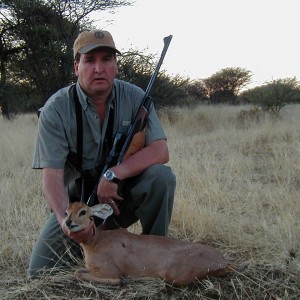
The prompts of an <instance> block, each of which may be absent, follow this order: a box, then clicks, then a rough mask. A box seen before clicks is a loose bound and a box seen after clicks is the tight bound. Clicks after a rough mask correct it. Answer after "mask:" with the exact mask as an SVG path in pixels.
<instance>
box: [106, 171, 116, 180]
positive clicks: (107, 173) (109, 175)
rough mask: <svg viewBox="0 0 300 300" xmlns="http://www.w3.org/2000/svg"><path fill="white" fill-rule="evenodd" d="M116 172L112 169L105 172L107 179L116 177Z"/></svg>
mask: <svg viewBox="0 0 300 300" xmlns="http://www.w3.org/2000/svg"><path fill="white" fill-rule="evenodd" d="M114 175H115V174H114V172H112V171H109V170H108V171H106V172H105V178H106V179H107V180H112V179H114V177H115V176H114Z"/></svg>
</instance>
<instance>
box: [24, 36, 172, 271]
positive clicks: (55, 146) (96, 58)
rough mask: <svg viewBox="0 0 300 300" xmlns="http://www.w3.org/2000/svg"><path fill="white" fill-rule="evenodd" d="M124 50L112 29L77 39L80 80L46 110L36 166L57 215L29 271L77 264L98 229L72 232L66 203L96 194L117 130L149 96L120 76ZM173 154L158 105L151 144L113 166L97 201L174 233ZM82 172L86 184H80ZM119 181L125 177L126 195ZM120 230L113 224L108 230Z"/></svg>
mask: <svg viewBox="0 0 300 300" xmlns="http://www.w3.org/2000/svg"><path fill="white" fill-rule="evenodd" d="M117 53H119V54H120V52H119V51H118V50H117V49H116V47H115V44H114V41H113V38H112V36H111V34H110V33H109V32H107V31H100V30H93V31H85V32H82V33H81V34H80V35H79V36H78V37H77V39H76V40H75V43H74V60H75V61H74V69H75V74H76V76H77V78H78V80H77V83H76V85H72V86H71V87H66V88H63V89H61V90H59V91H58V92H57V93H55V94H54V95H53V96H52V97H51V98H50V99H49V100H48V101H47V103H46V104H45V106H44V107H43V109H42V112H41V115H40V118H39V131H38V137H37V143H36V149H35V154H34V159H33V168H34V169H42V175H43V176H42V182H43V191H44V194H45V197H46V200H47V203H48V205H49V206H50V208H51V210H52V213H51V215H50V217H49V219H48V221H47V223H46V224H45V225H44V227H43V229H42V230H41V232H40V235H39V237H38V239H37V241H36V244H35V246H34V248H33V252H32V256H31V260H30V265H29V269H28V274H29V276H35V275H38V274H40V273H41V272H42V271H43V270H44V269H49V268H53V267H55V268H61V267H64V266H66V265H69V264H72V263H73V262H74V258H75V260H76V258H77V257H81V251H80V247H79V246H78V243H81V242H85V241H87V240H88V239H89V238H90V237H91V235H92V234H93V228H89V229H86V230H83V231H81V232H78V233H71V232H70V231H69V230H68V229H67V228H66V227H65V226H64V222H63V221H64V216H65V211H66V207H67V205H68V203H69V201H72V199H73V198H74V197H77V198H78V197H80V193H83V194H84V195H85V194H86V193H87V194H89V193H91V191H92V190H91V187H93V186H94V184H95V182H97V175H98V176H99V173H98V171H99V169H101V166H103V162H104V161H105V157H106V155H107V154H108V149H109V148H110V146H111V140H112V136H114V134H115V133H116V132H122V133H126V132H127V130H128V128H129V126H130V124H131V122H132V120H133V119H134V116H135V114H136V112H137V110H138V108H139V106H140V103H141V100H142V99H143V96H144V94H145V93H144V91H142V90H141V89H140V88H138V87H136V86H135V85H132V84H130V83H127V82H124V81H121V80H117V79H115V77H116V76H117V73H118V69H117V61H116V54H117ZM76 99H77V100H76ZM76 101H77V107H78V103H80V105H79V106H80V114H79V115H81V118H82V120H81V121H79V117H78V110H77V112H76ZM79 123H80V124H81V126H82V133H81V139H82V145H81V148H82V149H81V150H79V149H80V147H79V146H78V144H80V141H79V140H80V134H78V132H80V131H79V130H78V128H79V126H80V124H79ZM74 157H75V159H74ZM168 160H169V154H168V147H167V144H166V136H165V134H164V131H163V129H162V127H161V124H160V122H159V119H158V117H157V114H156V112H155V110H154V108H153V105H152V107H151V108H150V112H149V116H148V127H147V132H146V141H145V147H144V148H142V149H141V150H139V151H138V152H137V153H135V154H133V155H132V156H130V157H129V158H128V159H126V160H125V161H123V162H122V163H121V164H119V165H117V166H113V167H111V168H110V169H109V170H108V171H107V172H106V173H105V174H104V175H103V176H102V177H101V180H100V183H99V185H98V189H97V196H98V200H99V202H100V203H107V204H109V205H110V206H111V207H112V208H113V211H114V217H115V223H116V224H117V225H118V226H121V227H128V226H130V225H132V224H133V223H135V222H137V221H138V220H140V222H141V225H142V230H143V234H154V235H167V233H168V226H169V223H170V220H171V214H172V207H173V201H174V191H175V185H176V183H175V176H174V174H173V173H172V171H171V169H170V168H169V167H168V166H166V165H164V164H165V163H167V162H168ZM80 173H81V179H82V180H81V182H83V185H82V187H83V188H84V189H81V190H80V188H79V189H76V188H75V180H76V179H77V181H78V178H79V177H80ZM86 174H87V175H88V176H86ZM95 174H96V175H95ZM79 181H80V180H79ZM119 182H123V183H124V184H122V192H121V193H118V184H117V183H119ZM85 200H86V198H85ZM114 228H115V227H113V226H112V227H111V228H110V225H109V224H108V229H114ZM74 241H75V242H74Z"/></svg>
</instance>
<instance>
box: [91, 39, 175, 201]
mask: <svg viewBox="0 0 300 300" xmlns="http://www.w3.org/2000/svg"><path fill="white" fill-rule="evenodd" d="M171 40H172V35H170V36H167V37H165V38H164V48H163V51H162V53H161V56H160V59H159V61H158V63H157V66H156V68H155V71H154V73H153V75H152V76H151V79H150V81H149V84H148V86H147V89H146V91H145V95H144V98H143V100H142V102H141V104H140V107H139V109H138V111H137V114H136V116H135V118H134V120H133V122H132V123H131V125H130V127H129V129H128V132H127V135H126V136H124V134H122V133H120V132H117V133H116V134H115V137H114V141H113V145H112V148H111V150H110V152H109V154H108V156H107V158H106V161H105V165H104V167H103V169H102V172H101V175H100V177H99V179H98V182H97V184H96V185H95V188H94V190H93V192H92V194H91V195H90V197H89V198H88V200H87V205H89V206H93V205H95V204H97V203H98V197H97V189H98V184H99V182H100V179H101V177H102V175H103V174H104V173H105V172H106V171H107V170H108V169H109V168H110V167H112V166H116V165H119V164H120V163H122V161H124V160H126V159H127V158H128V157H130V156H131V155H133V154H134V153H136V152H137V151H139V150H141V149H142V148H143V147H144V146H145V138H146V130H147V117H148V114H149V111H150V109H151V105H152V98H151V97H150V96H149V94H150V90H151V88H152V86H153V83H154V81H155V79H156V77H157V75H158V72H159V69H160V67H161V65H162V62H163V60H164V57H165V55H166V52H167V50H168V47H169V44H170V42H171Z"/></svg>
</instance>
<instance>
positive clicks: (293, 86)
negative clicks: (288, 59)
mask: <svg viewBox="0 0 300 300" xmlns="http://www.w3.org/2000/svg"><path fill="white" fill-rule="evenodd" d="M242 99H246V100H248V101H249V102H250V103H252V104H254V105H256V106H258V107H260V108H261V109H262V110H264V111H268V112H272V113H275V114H278V113H279V111H280V110H281V108H282V107H284V106H285V105H286V104H290V103H295V102H299V101H300V88H299V82H297V80H296V78H295V77H294V78H285V79H277V80H273V81H272V82H269V83H266V84H264V85H262V86H259V87H255V88H253V89H251V90H248V91H245V92H244V93H243V94H242Z"/></svg>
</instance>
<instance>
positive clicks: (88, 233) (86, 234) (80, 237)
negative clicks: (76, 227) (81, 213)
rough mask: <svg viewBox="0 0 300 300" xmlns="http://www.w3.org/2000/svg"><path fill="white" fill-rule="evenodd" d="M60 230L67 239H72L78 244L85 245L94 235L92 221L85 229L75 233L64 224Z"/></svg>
mask: <svg viewBox="0 0 300 300" xmlns="http://www.w3.org/2000/svg"><path fill="white" fill-rule="evenodd" d="M62 229H63V231H64V233H65V234H66V235H67V236H68V237H70V238H71V239H73V240H74V241H75V242H76V243H78V244H81V243H86V242H87V241H88V240H89V239H90V238H92V237H93V236H94V234H95V224H94V222H93V221H92V222H91V223H90V225H89V226H88V227H87V228H85V229H83V230H80V231H77V232H72V231H71V230H70V229H69V228H68V227H67V226H66V224H65V223H63V226H62Z"/></svg>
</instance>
